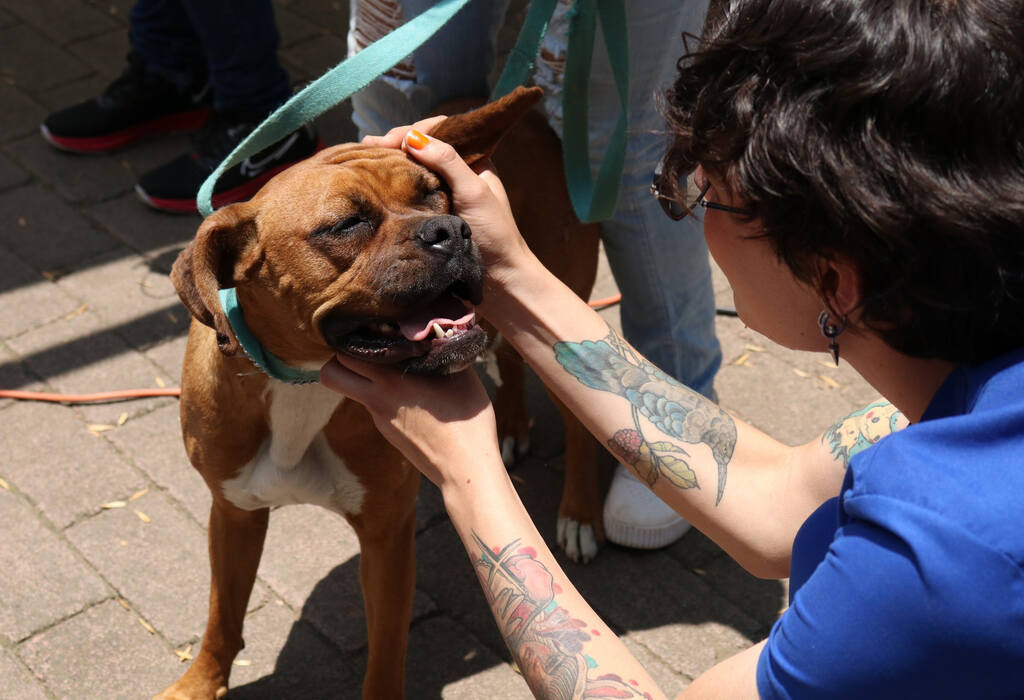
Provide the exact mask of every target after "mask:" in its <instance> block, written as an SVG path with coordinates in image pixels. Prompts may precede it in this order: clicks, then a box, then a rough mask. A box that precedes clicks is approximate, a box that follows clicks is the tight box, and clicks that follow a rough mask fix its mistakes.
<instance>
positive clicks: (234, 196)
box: [135, 140, 326, 214]
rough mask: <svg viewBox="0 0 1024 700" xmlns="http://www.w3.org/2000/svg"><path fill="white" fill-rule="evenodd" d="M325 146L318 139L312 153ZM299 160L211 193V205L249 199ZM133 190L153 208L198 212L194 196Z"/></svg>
mask: <svg viewBox="0 0 1024 700" xmlns="http://www.w3.org/2000/svg"><path fill="white" fill-rule="evenodd" d="M325 147H326V144H325V143H324V142H323V140H318V141H317V144H316V151H314V153H317V152H319V151H322V150H323V149H324V148H325ZM300 162H301V161H298V160H296V161H292V162H291V163H285V164H283V165H279V166H277V167H276V168H274V169H272V170H268V171H267V172H265V173H263V174H261V175H259V176H258V177H255V178H253V179H252V180H249V182H247V183H245V184H244V185H239V186H238V187H235V188H234V189H230V190H225V191H224V192H218V193H217V194H215V195H213V197H212V201H211V204H212V205H213V208H214V209H220V208H221V207H224V206H227V205H228V204H234V203H235V202H241V201H242V200H245V199H249V198H250V197H252V196H253V195H254V194H256V193H257V192H258V191H259V189H260V188H261V187H263V185H265V184H267V181H268V180H270V178H272V177H274V176H275V175H277V174H278V173H279V172H282V171H284V170H287V169H288V168H290V167H291V166H293V165H295V163H300ZM135 192H136V193H137V194H138V195H139V198H140V199H142V201H143V202H145V203H146V204H148V205H149V206H151V207H152V208H153V209H158V210H160V211H165V212H168V213H170V214H196V213H198V212H199V206H198V205H197V204H196V200H195V198H194V197H193V198H191V199H168V198H166V197H153V196H152V195H150V194H148V193H147V192H146V191H145V190H143V189H141V188H140V187H138V186H136V187H135Z"/></svg>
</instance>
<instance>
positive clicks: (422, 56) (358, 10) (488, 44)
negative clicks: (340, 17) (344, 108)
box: [349, 0, 509, 136]
mask: <svg viewBox="0 0 1024 700" xmlns="http://www.w3.org/2000/svg"><path fill="white" fill-rule="evenodd" d="M508 3H509V0H472V2H470V3H468V4H467V5H466V6H465V7H464V8H463V9H462V10H461V11H459V13H458V14H457V15H456V16H455V17H453V18H452V19H451V20H450V21H449V22H448V23H447V24H446V25H445V26H444V27H442V28H441V30H440V32H438V34H437V35H436V36H435V37H433V38H431V40H430V41H427V42H426V43H425V44H424V45H423V46H421V47H420V48H419V49H417V50H416V51H415V52H414V53H413V54H412V56H411V57H410V58H409V59H408V60H406V61H403V62H402V63H400V64H399V65H397V66H395V68H393V69H392V70H391V71H389V72H388V73H386V74H385V75H384V76H382V77H381V78H380V79H378V80H375V81H373V82H372V83H371V84H370V85H368V86H366V87H365V88H363V89H362V90H360V91H359V92H357V93H356V94H355V95H353V96H352V120H353V122H355V124H356V126H357V127H358V128H359V132H360V136H363V135H366V134H383V133H385V132H387V130H388V129H390V128H391V127H393V126H397V125H399V124H411V123H413V122H414V121H416V120H418V119H421V118H422V117H423V115H425V114H428V113H429V112H430V111H431V110H433V109H434V107H436V106H437V105H438V104H440V103H441V102H443V101H444V100H446V99H450V98H454V97H485V96H486V95H487V94H488V92H489V87H488V77H489V75H490V72H491V67H492V66H493V64H494V54H495V46H496V37H497V33H498V29H499V28H500V26H501V22H502V20H503V19H504V16H505V10H506V9H507V7H508ZM433 4H434V2H432V1H431V0H351V10H350V12H351V16H352V18H353V25H352V28H351V30H350V32H349V55H352V54H353V53H356V52H357V51H358V50H360V49H362V48H364V47H365V46H367V45H368V44H370V43H372V42H373V41H376V40H377V39H379V38H380V37H382V36H384V35H385V34H386V33H388V32H389V31H391V30H392V29H394V28H395V27H397V26H400V25H401V24H403V23H404V22H406V21H408V20H409V19H411V18H413V17H415V16H416V15H418V14H420V13H421V12H423V11H424V10H426V9H427V8H428V7H430V6H432V5H433Z"/></svg>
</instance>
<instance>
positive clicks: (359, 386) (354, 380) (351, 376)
mask: <svg viewBox="0 0 1024 700" xmlns="http://www.w3.org/2000/svg"><path fill="white" fill-rule="evenodd" d="M320 383H321V384H323V385H324V386H325V387H327V388H328V389H331V390H333V391H336V392H338V393H339V394H342V395H344V396H348V397H349V398H352V399H355V400H356V401H359V402H360V403H365V399H366V398H368V397H369V396H370V395H372V389H373V382H372V381H371V380H370V379H368V378H367V377H365V376H363V375H362V374H359V373H358V372H355V371H353V370H352V369H350V368H348V367H344V366H342V364H341V363H340V362H338V358H337V357H335V358H332V359H331V360H330V361H329V362H328V363H327V364H325V365H324V366H323V367H321V368H320Z"/></svg>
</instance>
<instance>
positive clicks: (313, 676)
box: [231, 620, 362, 700]
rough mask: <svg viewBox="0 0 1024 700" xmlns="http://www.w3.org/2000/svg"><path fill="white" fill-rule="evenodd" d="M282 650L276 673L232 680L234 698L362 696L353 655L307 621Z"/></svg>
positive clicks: (326, 699)
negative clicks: (339, 647) (354, 667)
mask: <svg viewBox="0 0 1024 700" xmlns="http://www.w3.org/2000/svg"><path fill="white" fill-rule="evenodd" d="M280 649H281V651H280V653H279V654H278V656H277V661H276V664H275V666H274V672H273V673H272V674H270V675H265V676H262V677H261V678H259V679H256V680H253V681H249V682H244V681H243V682H242V683H237V682H235V683H232V687H231V699H232V700H281V699H282V698H303V700H338V699H339V698H340V699H343V700H348V699H349V698H351V699H352V700H356V699H357V698H361V697H362V693H361V690H360V689H361V687H362V673H361V672H359V673H357V672H355V671H354V670H353V668H352V664H351V662H350V660H349V658H348V657H346V656H345V655H343V654H342V653H341V652H339V651H338V649H337V647H335V646H333V645H332V644H330V643H329V642H328V641H327V640H325V639H324V638H323V636H321V635H320V634H319V633H318V632H317V631H316V630H314V629H313V627H312V626H310V625H309V624H308V623H307V622H305V621H303V620H299V621H298V622H297V623H295V624H294V625H293V626H292V628H291V631H290V632H289V634H288V638H287V640H285V642H284V645H283V646H282V647H280ZM243 653H244V652H243ZM236 670H237V669H236Z"/></svg>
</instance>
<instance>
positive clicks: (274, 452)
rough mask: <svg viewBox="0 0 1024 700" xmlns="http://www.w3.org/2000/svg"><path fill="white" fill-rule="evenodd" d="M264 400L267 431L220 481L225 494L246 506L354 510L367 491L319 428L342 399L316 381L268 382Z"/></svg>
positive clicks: (251, 507) (229, 498) (345, 511)
mask: <svg viewBox="0 0 1024 700" xmlns="http://www.w3.org/2000/svg"><path fill="white" fill-rule="evenodd" d="M265 398H266V399H267V400H269V402H270V435H269V436H268V437H267V439H265V440H264V441H263V444H262V445H260V448H259V451H258V452H257V453H256V456H255V457H254V458H253V459H252V461H250V462H249V463H248V464H246V465H245V466H244V467H242V469H241V470H240V471H239V472H238V475H237V476H236V477H234V478H233V479H229V480H228V481H225V482H224V483H223V484H222V488H223V492H224V496H225V497H226V498H227V499H228V500H229V501H231V502H232V503H233V504H235V505H236V506H238V507H239V508H243V509H245V510H255V509H257V508H265V507H268V506H279V505H288V504H293V503H312V504H314V505H319V506H323V507H324V508H328V509H330V510H333V511H335V512H337V513H340V514H343V515H357V514H359V512H360V511H361V510H362V506H363V498H364V497H365V495H366V489H365V488H364V487H363V485H362V484H360V483H359V480H358V479H357V478H356V477H355V475H354V474H352V472H351V471H349V469H348V467H346V466H345V463H344V462H343V461H342V460H341V459H340V458H339V457H338V455H336V454H335V453H334V451H333V450H332V449H331V448H330V446H329V445H328V444H327V439H326V438H325V437H324V435H323V433H322V432H321V431H322V430H323V427H324V426H325V425H326V424H327V421H328V420H330V417H331V414H333V413H334V410H335V409H336V408H337V407H338V404H339V403H341V401H342V400H343V399H342V397H341V396H339V395H338V394H336V393H334V392H333V391H330V390H329V389H325V388H324V387H322V386H320V385H319V384H303V385H292V384H284V383H282V382H270V383H269V386H268V387H267V395H266V396H265Z"/></svg>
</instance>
